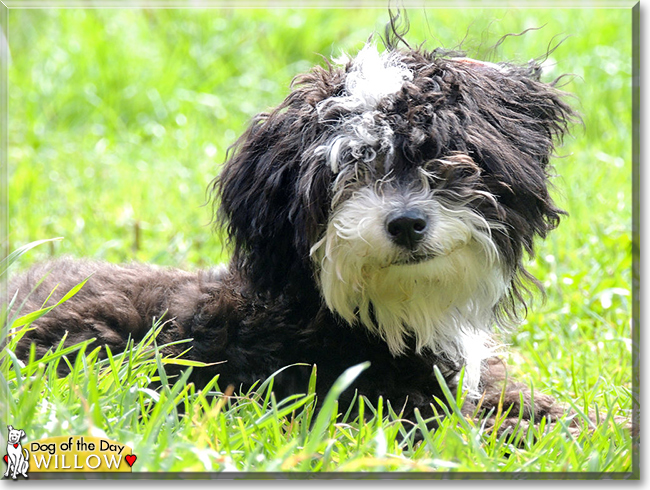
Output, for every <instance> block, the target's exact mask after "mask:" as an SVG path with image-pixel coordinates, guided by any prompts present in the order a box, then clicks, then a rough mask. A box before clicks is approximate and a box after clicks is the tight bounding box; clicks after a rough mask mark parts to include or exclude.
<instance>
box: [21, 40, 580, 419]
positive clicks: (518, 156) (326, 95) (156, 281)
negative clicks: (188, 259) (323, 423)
mask: <svg viewBox="0 0 650 490" xmlns="http://www.w3.org/2000/svg"><path fill="white" fill-rule="evenodd" d="M384 48H385V49H384V50H382V49H380V47H379V43H377V42H374V41H372V40H370V41H369V42H368V43H367V44H366V45H365V46H364V47H363V48H362V49H361V50H360V52H359V53H358V54H357V55H356V57H354V58H347V57H342V58H339V59H334V60H331V61H328V62H327V63H326V64H325V65H323V66H316V67H315V68H313V69H312V70H311V71H310V72H308V73H306V74H303V75H300V76H299V77H297V78H296V80H295V81H294V84H293V85H292V90H291V92H290V93H289V94H288V96H287V97H286V99H285V100H284V101H283V102H282V103H281V104H280V105H279V106H278V107H277V108H275V109H273V110H271V111H269V112H265V113H261V114H259V115H258V116H256V117H255V118H254V119H253V120H252V122H251V123H250V126H249V127H248V129H246V131H245V132H244V133H243V135H242V136H241V137H240V138H239V140H238V141H237V142H236V143H235V145H234V146H233V148H231V149H230V151H229V153H228V156H227V159H226V163H225V164H224V166H223V168H222V171H221V173H220V174H219V175H218V176H217V177H216V178H215V180H214V181H213V182H212V184H211V186H210V188H209V191H210V192H211V195H212V197H213V202H214V215H215V221H216V223H217V226H218V228H219V229H220V230H222V231H223V232H224V234H225V236H226V237H227V239H228V241H229V243H230V245H231V247H232V258H231V261H230V262H229V265H228V266H227V267H216V268H214V269H210V270H204V271H198V272H184V271H180V270H175V269H167V268H156V267H154V266H149V265H142V264H131V265H124V266H117V265H112V264H106V263H97V262H93V261H88V260H73V259H69V258H63V259H59V260H55V261H53V262H48V263H45V264H41V265H38V266H35V267H34V268H32V269H31V270H29V271H27V272H26V273H24V274H22V275H21V276H19V277H18V278H16V279H15V280H13V281H12V283H11V287H10V292H13V291H19V300H18V301H16V304H20V303H22V302H24V305H25V309H26V311H29V310H34V309H38V308H40V307H41V306H42V305H43V304H50V305H51V304H54V303H55V302H57V301H59V300H60V299H61V297H62V296H63V294H64V293H65V292H67V291H68V290H70V289H71V288H72V287H74V286H75V285H77V284H78V283H80V282H81V281H82V280H83V279H85V278H88V277H90V278H89V279H88V281H87V283H86V284H85V285H84V286H83V287H82V288H81V290H80V291H79V292H78V293H77V294H76V295H75V296H74V297H72V298H71V299H69V300H68V301H66V302H64V303H63V304H61V305H59V306H57V307H56V308H54V309H53V310H52V311H50V312H49V313H48V314H47V315H45V316H43V317H41V318H40V319H38V320H37V321H36V322H34V324H33V325H32V327H34V328H33V330H31V331H28V332H27V333H26V334H25V336H24V337H23V339H22V341H21V342H20V343H19V344H18V347H17V352H16V354H17V355H18V357H19V358H21V359H26V358H27V357H28V356H29V349H30V345H31V344H34V347H35V351H36V354H37V357H39V356H42V355H43V354H44V353H45V352H47V351H48V349H51V348H52V347H53V346H55V345H57V344H58V343H59V342H60V340H61V339H62V337H63V335H64V334H66V333H67V338H66V341H65V344H66V345H72V344H75V343H78V342H81V341H84V340H88V339H91V338H94V339H95V340H94V341H93V342H92V344H91V345H90V347H91V348H94V347H97V346H101V347H103V346H108V347H110V349H111V351H112V352H118V351H120V350H123V349H124V348H125V346H126V345H127V340H128V339H129V338H132V339H134V340H136V341H137V340H139V339H142V338H143V336H144V335H145V334H146V333H147V332H149V331H150V329H151V328H152V322H153V321H154V319H159V318H161V317H162V316H163V315H165V319H166V321H165V323H164V326H163V327H162V329H161V331H160V333H159V336H158V343H159V344H168V343H172V342H176V341H180V340H184V339H185V340H187V339H189V341H188V342H187V343H182V344H178V345H172V346H168V347H166V348H165V351H164V352H165V353H166V354H168V355H180V354H181V352H184V351H186V350H187V352H186V353H185V354H184V356H185V357H186V358H188V359H192V360H196V361H202V362H205V363H211V365H209V366H206V367H202V368H195V369H194V370H193V372H192V373H191V377H190V378H189V381H191V382H193V383H194V384H195V385H196V386H197V387H199V388H200V387H202V386H205V385H206V383H207V382H208V381H210V380H211V379H213V377H214V376H217V375H218V376H219V384H220V386H225V385H233V386H234V387H236V388H238V389H242V390H246V389H248V388H249V387H251V386H253V384H254V383H256V382H258V381H259V380H263V379H266V378H268V377H269V376H270V375H272V374H273V373H275V372H276V371H278V370H280V369H281V368H284V367H286V366H289V365H294V364H301V363H302V364H307V365H309V366H313V365H316V366H317V386H316V393H317V397H318V399H319V400H322V399H323V398H324V395H325V394H326V393H327V392H328V390H329V389H330V388H331V386H332V385H333V383H334V382H335V380H336V379H337V378H338V377H339V376H340V375H341V374H342V373H343V372H344V371H345V370H346V369H347V368H349V367H350V366H353V365H356V364H359V363H362V362H365V361H369V362H370V367H369V368H368V369H366V370H365V371H364V372H363V373H361V374H360V375H359V376H358V378H357V379H356V380H355V382H354V384H353V385H352V386H351V387H350V388H349V389H348V390H346V391H345V392H344V393H343V394H342V395H341V398H340V402H341V405H342V406H343V405H344V404H345V403H351V402H352V401H353V400H354V397H355V396H356V395H355V394H359V395H363V396H365V397H367V398H368V399H369V400H371V401H372V400H375V401H376V400H377V399H378V398H379V397H380V396H381V397H383V398H384V399H385V400H387V401H388V402H389V403H390V404H391V406H392V407H395V408H396V410H397V411H399V413H401V415H402V416H403V417H404V418H405V419H410V420H416V410H419V412H420V413H421V414H422V416H423V417H425V418H427V417H434V415H435V413H436V410H435V408H434V400H435V399H439V400H445V396H444V390H443V387H442V383H441V380H442V381H444V383H445V384H446V385H447V386H448V387H449V389H450V390H451V391H452V393H456V392H457V390H463V391H464V392H466V393H467V397H466V402H465V404H464V405H463V407H462V410H463V413H465V414H474V415H475V414H477V413H479V412H480V413H481V414H483V415H485V414H488V415H489V414H490V413H492V414H494V413H495V412H496V411H497V410H499V409H500V408H501V407H503V409H504V410H508V409H509V410H510V412H509V413H510V415H511V416H513V417H514V419H517V418H518V417H519V416H521V417H523V419H526V420H531V421H539V420H541V418H542V417H548V418H549V419H555V418H557V417H559V416H560V415H562V414H563V413H564V411H563V409H562V408H561V407H558V405H557V404H556V403H555V402H554V400H553V398H551V397H550V396H546V395H541V394H535V399H534V403H533V402H532V400H531V398H532V395H531V393H530V391H529V390H528V389H527V388H526V387H525V386H524V385H522V384H517V383H512V382H510V381H509V380H507V379H506V378H507V374H506V371H505V366H504V365H503V363H502V362H500V361H499V358H498V353H499V352H500V348H501V347H500V345H501V342H500V337H499V335H500V334H501V332H507V331H508V330H509V329H510V328H511V326H513V325H515V324H516V323H517V321H518V320H519V319H520V317H521V314H522V311H523V310H525V307H526V302H527V301H528V298H529V296H530V290H531V289H533V288H534V287H535V286H538V287H540V288H541V286H540V284H539V282H538V281H537V280H536V279H535V278H533V277H532V275H531V274H530V273H529V272H528V271H526V269H525V267H524V257H525V256H526V255H530V256H532V255H533V254H534V241H535V239H536V238H538V237H539V238H545V237H546V236H547V234H548V233H549V232H550V231H551V230H552V229H554V228H555V227H556V226H557V225H558V224H559V221H560V218H561V216H562V214H563V211H562V210H561V209H559V208H558V207H557V206H556V205H555V203H554V201H553V199H552V197H551V195H550V194H549V179H550V174H551V166H550V163H549V162H550V159H551V157H552V155H553V153H554V150H555V148H556V146H557V145H558V144H559V143H561V141H562V138H563V136H564V135H565V134H566V133H567V132H568V130H569V127H570V126H571V124H572V122H573V120H574V118H575V117H576V116H575V113H574V111H573V109H572V108H571V106H570V105H569V104H568V103H567V101H566V98H567V94H565V93H564V92H562V91H560V90H559V89H558V88H557V87H556V86H555V85H556V84H555V83H554V82H551V83H545V82H542V81H541V65H540V63H539V62H537V61H530V62H528V63H527V64H523V65H518V64H514V63H492V62H485V61H479V60H474V59H471V58H467V57H465V55H464V53H461V52H456V51H447V50H443V49H434V50H432V51H427V50H425V49H424V48H411V47H410V46H409V45H408V44H407V43H406V42H405V41H404V40H403V38H402V36H397V35H396V34H395V33H393V35H388V36H386V38H385V39H384ZM43 278H44V279H43ZM39 281H41V282H40V283H39ZM57 285H58V288H56V290H55V292H54V293H53V294H51V292H52V290H53V289H55V286H57ZM531 285H532V286H533V287H531ZM30 292H31V294H29V295H28V296H27V293H30ZM50 294H51V295H50ZM46 300H47V302H46ZM188 348H189V350H188ZM222 361H225V362H222ZM62 364H63V363H62ZM62 369H65V366H62ZM436 372H439V374H438V375H436ZM310 373H311V367H307V366H300V365H297V366H292V367H291V368H289V369H286V370H284V371H282V372H281V373H280V374H278V375H277V377H276V379H275V384H274V390H275V393H276V396H277V397H284V396H288V395H290V394H293V393H306V392H307V387H308V382H309V378H310ZM461 379H462V382H461ZM520 400H523V401H524V403H523V404H522V403H520Z"/></svg>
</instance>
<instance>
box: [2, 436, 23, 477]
mask: <svg viewBox="0 0 650 490" xmlns="http://www.w3.org/2000/svg"><path fill="white" fill-rule="evenodd" d="M7 429H8V430H9V437H7V471H5V475H4V476H5V478H7V477H8V476H9V473H11V478H13V479H14V480H15V479H16V477H17V476H18V475H23V477H25V478H29V476H28V475H27V470H28V469H29V452H28V451H27V449H24V448H23V446H22V444H21V443H20V440H21V439H22V438H23V437H25V431H24V430H18V429H14V428H13V427H12V426H11V425H8V426H7Z"/></svg>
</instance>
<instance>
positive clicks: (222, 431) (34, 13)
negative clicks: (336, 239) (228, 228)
mask: <svg viewBox="0 0 650 490" xmlns="http://www.w3.org/2000/svg"><path fill="white" fill-rule="evenodd" d="M410 20H411V31H410V33H409V35H408V36H407V38H408V39H409V40H410V42H411V43H412V44H418V43H420V42H422V41H425V40H426V46H428V47H430V48H433V47H436V46H438V45H440V44H443V45H445V46H447V47H454V46H455V45H457V44H458V43H459V42H460V41H461V40H463V38H464V37H465V36H466V34H467V38H466V40H465V41H464V44H463V45H464V46H465V47H466V48H467V49H468V50H469V54H470V55H471V56H475V57H486V56H487V57H488V58H490V59H493V60H503V59H506V60H521V61H527V60H528V59H530V58H534V57H538V56H541V55H543V54H544V53H545V52H546V49H547V46H548V45H549V43H552V42H553V39H556V40H557V39H561V38H562V37H564V36H566V35H569V36H570V37H568V38H567V39H566V40H565V41H564V42H563V43H562V45H561V46H560V47H559V48H558V49H557V50H556V51H555V52H554V53H552V55H551V58H550V59H549V61H548V69H547V71H546V75H545V77H546V79H547V80H552V79H553V78H555V77H557V76H558V75H560V74H563V73H573V74H575V76H574V77H570V78H567V84H566V86H565V87H564V89H565V90H566V91H568V92H570V93H572V94H574V95H575V98H574V99H572V100H573V102H572V103H573V104H574V106H575V107H576V108H577V109H578V110H579V111H580V113H581V114H582V117H583V120H584V127H582V126H577V127H576V128H575V130H574V133H573V136H571V137H569V138H567V140H566V141H565V145H564V146H563V147H562V148H561V149H560V150H559V153H560V155H561V156H563V158H558V159H556V160H555V162H554V164H555V168H556V172H557V174H558V177H557V179H556V180H555V187H556V189H555V196H556V199H557V201H558V203H559V204H560V206H561V207H563V208H564V209H566V210H567V211H568V212H569V217H568V218H566V219H565V220H564V221H563V222H562V224H561V225H560V227H559V228H558V230H556V231H555V232H553V233H552V234H551V236H550V238H549V239H548V240H546V241H544V242H543V243H542V242H540V243H539V244H538V256H537V258H535V259H532V260H531V261H530V264H529V267H530V270H531V272H533V274H534V275H535V276H536V277H538V278H540V279H541V280H542V282H543V283H544V285H545V286H546V289H547V294H548V299H547V301H546V302H545V303H542V302H541V301H536V302H535V304H534V305H533V306H532V308H531V309H530V312H529V315H528V318H527V320H526V322H525V323H524V325H523V326H522V328H521V329H520V330H519V331H518V332H517V333H516V334H515V335H514V336H513V337H512V338H511V339H510V342H511V343H512V344H513V346H512V349H511V350H512V354H511V355H510V356H509V359H508V362H509V364H510V366H511V371H512V374H511V375H512V376H513V377H516V378H518V379H521V380H524V381H525V382H527V383H529V384H534V388H535V390H536V391H543V392H546V393H550V394H553V395H555V396H556V397H557V398H558V399H559V400H560V401H561V402H563V403H565V404H567V405H571V404H572V405H574V406H575V407H576V408H578V409H579V410H580V411H583V412H585V411H587V410H590V411H592V412H598V413H600V414H601V415H602V417H603V423H602V424H601V425H599V426H598V427H597V428H595V429H593V430H592V431H586V430H585V431H583V433H581V434H580V435H579V436H574V435H570V434H569V433H568V431H567V430H566V429H565V427H564V426H563V425H562V424H558V425H556V426H554V427H552V428H550V430H549V431H548V432H546V433H541V432H540V431H539V429H532V430H531V432H530V433H529V434H527V435H525V437H524V439H523V441H522V445H521V446H522V447H514V446H513V443H514V442H515V441H512V440H507V438H505V439H499V438H497V437H496V436H495V435H494V434H493V433H490V432H489V431H482V430H481V427H480V426H475V425H473V424H472V423H471V422H468V421H465V420H463V419H461V418H459V417H458V416H457V415H456V414H454V413H451V414H450V416H449V417H447V418H446V419H445V420H444V421H443V422H442V426H441V428H440V429H438V430H436V431H435V432H432V433H431V434H428V436H427V438H426V439H425V441H424V442H423V443H422V444H419V445H418V444H414V443H413V442H412V426H410V425H409V424H408V423H402V422H400V421H399V417H398V416H397V415H396V414H395V413H394V412H392V410H393V409H395V410H397V408H396V407H392V408H391V407H388V406H386V404H385V403H384V402H381V401H379V402H378V401H377V400H367V401H364V402H363V403H364V407H365V408H364V409H365V412H366V413H372V414H373V415H374V416H373V417H370V418H369V420H366V421H365V422H360V421H359V420H353V419H351V418H350V417H348V418H347V419H346V418H345V414H341V415H340V416H339V417H338V418H336V417H335V414H336V406H335V404H334V403H333V402H332V404H331V406H330V407H329V408H328V410H325V411H323V412H321V415H319V416H318V417H320V418H319V419H318V420H317V422H316V424H315V425H313V426H312V428H311V429H310V422H311V421H312V419H313V418H315V417H316V415H315V414H314V413H313V396H312V395H310V394H305V395H304V396H300V397H296V398H293V399H291V400H275V399H274V398H273V396H272V391H271V386H269V385H267V386H266V387H261V389H260V390H259V391H258V392H257V393H249V394H244V395H243V402H242V403H238V404H230V403H229V402H227V398H225V397H223V396H217V397H206V394H205V393H197V392H195V391H194V388H193V387H192V386H188V385H185V384H184V383H182V380H180V381H179V380H170V383H169V385H165V387H163V388H161V389H159V390H157V391H152V390H150V389H149V387H148V385H149V381H150V380H155V378H157V377H159V376H161V374H163V372H161V369H160V364H161V362H162V360H161V358H160V356H159V354H156V349H155V348H154V347H153V338H150V339H148V340H147V341H146V342H149V344H146V342H145V344H146V345H145V344H142V345H141V346H139V347H134V349H133V350H131V351H130V352H127V353H124V354H118V353H115V354H114V355H113V359H112V361H110V362H109V361H108V360H104V361H100V360H97V359H96V358H95V356H94V355H92V354H91V355H89V356H88V357H87V358H86V359H85V361H83V362H81V361H79V362H78V363H76V364H75V365H74V366H72V368H73V371H72V374H71V375H70V376H68V377H66V378H58V377H57V376H56V375H55V367H56V365H57V363H59V362H66V361H65V359H64V357H62V354H61V351H59V352H58V353H54V354H53V355H52V358H51V359H50V360H49V361H48V362H40V363H38V362H34V363H30V364H28V365H27V366H25V367H21V366H20V365H19V364H17V363H16V362H15V359H13V358H12V355H11V345H12V344H11V343H10V344H9V345H8V348H6V349H4V350H3V352H2V354H1V356H2V357H1V361H0V362H1V363H2V364H1V365H0V372H1V373H2V378H1V379H0V381H1V382H2V390H3V392H4V394H5V395H7V397H6V399H5V400H3V402H2V405H1V406H0V408H1V409H2V415H3V418H4V419H5V420H10V421H11V422H10V423H12V424H13V425H14V426H16V427H21V428H23V429H24V430H25V431H26V432H27V434H29V437H30V439H32V440H33V439H36V438H39V437H46V436H56V435H64V434H86V433H89V434H90V433H93V434H95V433H97V432H98V431H99V433H105V434H106V435H107V436H109V437H110V438H111V439H114V440H118V441H121V442H132V444H133V447H134V453H136V454H138V458H139V460H138V463H137V466H138V467H139V468H138V469H139V470H141V471H144V470H147V471H223V470H228V471H233V470H237V471H279V470H294V471H302V470H310V471H435V472H446V471H453V472H468V471H469V472H484V471H489V472H533V473H534V472H597V473H600V472H622V471H631V470H632V452H633V451H632V442H631V438H630V436H629V432H628V431H627V430H625V429H623V428H622V425H621V423H619V422H615V421H614V420H613V417H615V416H616V417H624V418H627V419H628V420H629V418H630V413H631V409H632V406H633V403H635V402H633V397H632V393H631V388H632V355H631V340H630V339H631V326H630V321H631V311H632V308H631V299H632V297H631V262H632V254H631V213H632V195H631V192H632V182H631V158H632V156H631V72H632V66H631V54H632V53H631V11H630V10H627V9H607V10H604V9H603V10H598V9H566V10H565V9H529V10H526V9H524V10H499V9H486V10H479V9H464V10H459V9H453V10H444V9H429V10H427V11H426V13H425V12H423V11H421V10H412V11H410ZM386 21H387V14H386V12H385V10H383V9H359V10H355V9H351V10H336V9H324V10H281V9H278V10H238V9H232V10H144V11H143V10H119V9H118V10H108V9H107V10H102V9H97V10H77V9H69V10H65V9H64V10H20V9H12V10H10V12H9V32H8V38H9V47H10V51H11V59H12V62H11V65H10V67H9V169H8V170H9V188H8V193H9V216H10V221H9V237H8V240H9V245H8V248H9V249H17V248H19V247H21V246H24V245H26V244H28V243H30V242H34V241H36V240H42V239H47V238H53V237H63V240H60V241H55V242H47V243H46V244H45V245H41V246H39V247H36V248H34V249H33V250H31V251H29V252H28V253H26V254H24V255H22V257H21V261H20V264H19V265H18V266H17V265H16V264H14V266H13V267H14V268H13V269H12V272H15V271H17V270H18V269H19V268H26V267H28V266H29V265H30V264H31V263H33V262H35V261H38V260H42V259H44V258H46V257H48V256H50V255H61V254H71V255H74V256H79V257H82V256H83V257H94V258H97V259H105V260H109V261H113V262H123V261H132V260H137V261H143V262H151V263H156V264H161V265H174V266H179V267H182V268H200V267H205V266H210V265H213V264H215V263H218V262H221V261H224V260H226V259H227V254H228V252H227V250H225V249H224V247H223V246H222V244H221V243H220V241H219V239H218V237H217V236H215V235H214V234H212V233H211V229H210V225H209V222H210V208H209V206H203V205H204V204H205V198H206V196H205V188H206V186H207V184H208V183H209V182H210V180H211V179H212V178H213V177H214V176H215V175H216V174H217V173H218V171H219V166H220V165H221V163H222V162H223V160H224V157H225V153H226V149H227V148H228V146H229V145H230V144H232V143H233V142H234V140H235V139H236V137H237V135H238V134H240V133H241V132H242V130H243V128H244V127H245V125H246V123H247V121H248V120H249V118H250V117H251V116H252V115H254V114H255V113H257V112H260V111H262V110H265V109H267V108H269V107H272V106H274V105H276V104H278V103H279V102H280V101H281V100H282V99H283V98H284V96H285V95H286V94H287V93H288V85H289V83H290V81H291V79H292V78H293V76H295V75H296V74H297V73H299V72H302V71H305V70H307V69H308V68H309V67H310V66H312V65H314V64H316V63H319V62H320V60H321V58H320V56H319V54H323V55H325V56H330V55H337V54H339V53H340V51H341V50H345V51H347V52H351V53H354V52H355V51H356V50H357V49H358V48H359V47H360V46H361V45H362V44H363V42H364V41H365V40H366V39H367V37H368V35H369V33H370V32H372V31H378V32H382V31H383V26H384V24H385V23H386ZM542 25H544V27H543V28H542V29H541V30H537V31H531V32H529V33H527V34H526V35H524V36H522V37H513V38H510V39H508V40H506V41H505V42H504V43H503V44H501V45H500V46H499V48H498V49H497V50H496V52H495V51H492V50H490V47H491V46H493V45H494V44H495V43H496V41H497V40H498V39H499V38H500V37H501V35H503V34H505V33H509V32H520V31H522V30H524V29H526V28H529V27H539V26H542ZM555 36H558V37H557V38H555ZM24 313H27V312H24ZM11 342H15V337H14V340H12V341H11ZM138 349H140V350H138ZM169 362H171V361H169ZM343 381H345V380H343ZM213 389H214V390H215V391H216V390H217V387H216V386H215V387H213ZM177 402H180V404H181V406H184V407H185V410H184V415H181V416H179V415H178V413H177V408H176V405H177ZM581 423H584V422H581ZM535 431H537V432H538V433H537V434H535V433H534V432H535ZM409 434H411V435H409ZM534 436H536V437H534Z"/></svg>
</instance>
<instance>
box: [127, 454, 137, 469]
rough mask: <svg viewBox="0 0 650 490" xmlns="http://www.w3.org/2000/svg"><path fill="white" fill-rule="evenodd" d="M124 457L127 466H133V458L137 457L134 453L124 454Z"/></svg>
mask: <svg viewBox="0 0 650 490" xmlns="http://www.w3.org/2000/svg"><path fill="white" fill-rule="evenodd" d="M124 459H126V462H127V463H129V466H131V467H133V463H135V460H136V459H138V457H137V456H136V455H135V454H127V455H126V456H124Z"/></svg>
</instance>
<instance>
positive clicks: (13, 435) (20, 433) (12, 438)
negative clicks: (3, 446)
mask: <svg viewBox="0 0 650 490" xmlns="http://www.w3.org/2000/svg"><path fill="white" fill-rule="evenodd" d="M7 429H8V430H9V437H7V443H8V444H20V440H21V439H22V438H23V437H25V431H24V430H16V429H14V428H13V427H12V426H11V425H8V426H7Z"/></svg>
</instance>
